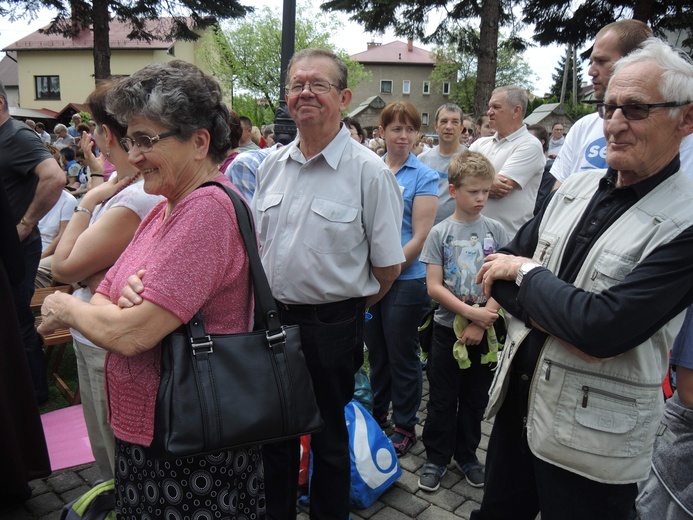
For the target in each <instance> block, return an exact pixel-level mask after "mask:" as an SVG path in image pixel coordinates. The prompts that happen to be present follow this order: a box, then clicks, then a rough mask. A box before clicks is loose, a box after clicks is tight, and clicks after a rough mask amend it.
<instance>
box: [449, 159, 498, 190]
mask: <svg viewBox="0 0 693 520" xmlns="http://www.w3.org/2000/svg"><path fill="white" fill-rule="evenodd" d="M469 177H476V178H477V179H483V180H487V181H492V180H493V179H494V178H495V177H496V170H495V169H494V167H493V164H491V161H489V160H488V159H487V158H486V156H484V155H483V154H480V153H479V152H470V151H469V150H465V151H464V152H462V153H461V154H459V155H456V156H455V157H453V159H452V161H450V166H449V167H448V182H449V183H450V184H452V185H453V186H454V187H455V188H459V187H460V186H462V184H464V181H466V180H467V179H468V178H469Z"/></svg>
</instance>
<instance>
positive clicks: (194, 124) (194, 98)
mask: <svg viewBox="0 0 693 520" xmlns="http://www.w3.org/2000/svg"><path fill="white" fill-rule="evenodd" d="M107 109H108V112H110V113H111V114H112V115H113V116H114V117H115V118H116V119H118V121H119V122H120V123H121V124H124V125H127V124H128V122H129V121H130V120H132V119H133V118H134V117H142V118H145V119H148V120H151V121H156V122H158V123H160V124H161V125H163V126H165V127H167V128H170V129H177V130H178V131H179V134H178V135H177V136H176V137H177V138H178V139H180V140H182V141H185V140H188V139H190V137H191V136H192V134H193V133H194V132H195V130H198V129H200V128H204V129H206V130H207V131H208V132H209V135H210V143H209V152H208V153H209V156H210V158H211V159H212V160H213V161H215V162H217V163H221V162H223V161H224V159H225V158H226V153H227V151H228V149H229V148H230V147H231V138H230V128H229V109H228V108H227V107H226V105H225V104H224V102H223V101H222V93H221V88H220V87H219V83H217V81H216V80H215V79H214V78H212V77H211V76H208V75H206V74H205V73H204V72H203V71H202V70H200V69H199V68H198V67H196V66H195V65H192V64H190V63H187V62H184V61H181V60H173V61H169V62H167V63H151V64H149V65H147V66H146V67H145V68H143V69H141V70H139V71H137V72H135V73H134V74H133V75H132V76H130V77H129V78H125V79H124V80H122V81H121V82H119V83H118V84H117V85H116V87H115V88H114V89H113V90H112V91H111V92H110V93H109V95H108V100H107Z"/></svg>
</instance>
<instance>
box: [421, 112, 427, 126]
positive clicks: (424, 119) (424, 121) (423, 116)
mask: <svg viewBox="0 0 693 520" xmlns="http://www.w3.org/2000/svg"><path fill="white" fill-rule="evenodd" d="M421 124H422V125H427V124H428V112H422V113H421Z"/></svg>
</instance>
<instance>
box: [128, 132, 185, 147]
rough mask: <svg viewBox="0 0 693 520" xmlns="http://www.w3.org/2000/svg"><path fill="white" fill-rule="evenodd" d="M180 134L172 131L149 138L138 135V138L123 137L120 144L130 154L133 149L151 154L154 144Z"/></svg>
mask: <svg viewBox="0 0 693 520" xmlns="http://www.w3.org/2000/svg"><path fill="white" fill-rule="evenodd" d="M179 133H180V132H179V131H178V130H171V131H170V132H164V133H163V134H159V135H155V136H152V137H150V136H148V135H138V136H136V137H123V138H122V139H121V140H120V144H121V146H122V147H123V149H124V150H125V151H126V152H130V150H132V149H133V147H135V146H137V148H138V149H139V150H140V151H141V152H149V151H150V150H151V149H152V148H153V147H154V143H156V142H158V141H161V140H162V139H165V138H166V137H171V136H172V135H177V134H179Z"/></svg>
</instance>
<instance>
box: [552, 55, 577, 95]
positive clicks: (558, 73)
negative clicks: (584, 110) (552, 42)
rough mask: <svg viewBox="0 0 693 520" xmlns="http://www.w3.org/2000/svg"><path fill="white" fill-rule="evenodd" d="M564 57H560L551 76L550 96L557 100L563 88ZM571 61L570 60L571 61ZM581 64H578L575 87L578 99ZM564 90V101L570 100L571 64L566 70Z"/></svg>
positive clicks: (571, 90)
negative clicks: (566, 78)
mask: <svg viewBox="0 0 693 520" xmlns="http://www.w3.org/2000/svg"><path fill="white" fill-rule="evenodd" d="M565 61H566V59H565V56H562V57H561V59H560V60H559V62H558V65H556V69H555V70H554V73H553V74H552V75H551V79H552V80H553V84H552V85H551V90H550V92H551V95H552V96H555V97H556V98H557V99H560V98H561V88H562V87H563V69H564V68H565ZM571 61H572V60H571ZM581 69H582V63H579V62H578V67H577V71H578V75H577V86H578V97H579V95H580V85H581V84H582V70H581ZM565 86H566V90H565V100H566V101H568V100H570V99H572V96H573V66H572V63H571V65H570V68H569V69H568V81H567V82H566V85H565Z"/></svg>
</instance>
